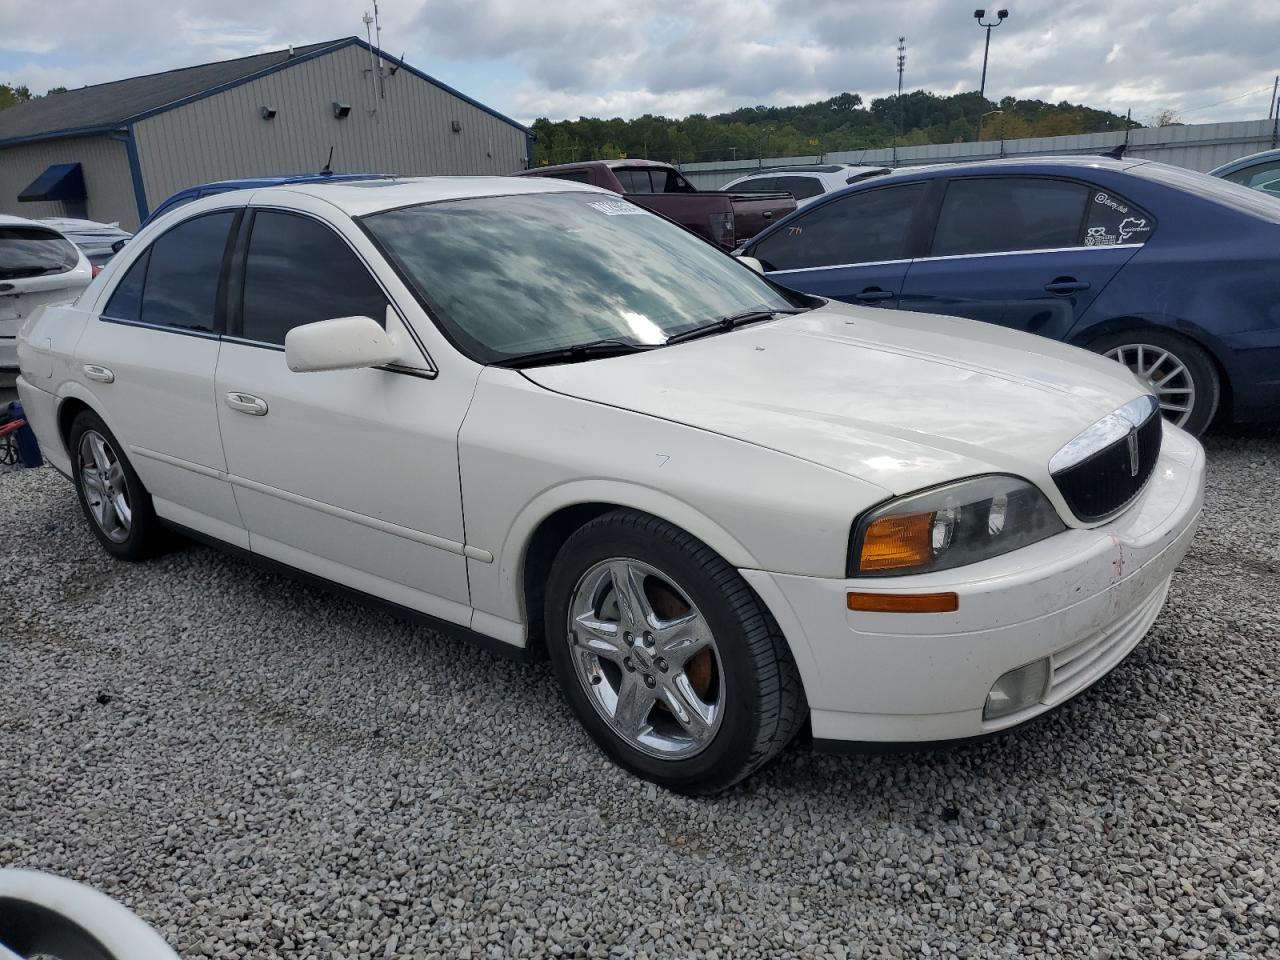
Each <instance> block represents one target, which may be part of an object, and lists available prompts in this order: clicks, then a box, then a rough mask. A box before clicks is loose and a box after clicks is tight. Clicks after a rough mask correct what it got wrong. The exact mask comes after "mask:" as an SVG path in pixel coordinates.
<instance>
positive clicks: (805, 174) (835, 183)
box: [720, 163, 889, 207]
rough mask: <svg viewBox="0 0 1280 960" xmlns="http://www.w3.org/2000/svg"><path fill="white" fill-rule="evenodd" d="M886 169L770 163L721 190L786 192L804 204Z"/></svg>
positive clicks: (839, 165) (845, 164)
mask: <svg viewBox="0 0 1280 960" xmlns="http://www.w3.org/2000/svg"><path fill="white" fill-rule="evenodd" d="M884 173H889V168H888V167H864V166H859V165H858V164H856V163H825V164H822V163H820V164H800V165H796V166H789V167H771V168H769V169H767V170H759V171H756V172H755V173H751V174H748V175H747V176H745V177H739V178H738V179H737V180H731V181H729V182H728V183H726V184H725V185H724V186H723V187H721V188H720V189H721V190H726V191H734V192H736V193H789V194H791V196H793V197H795V200H796V206H797V207H803V206H804V205H805V204H807V203H811V202H812V201H814V200H816V199H817V198H818V197H820V196H822V195H823V194H825V193H834V192H835V191H837V190H843V189H844V188H845V187H847V186H849V184H851V183H857V182H858V181H859V180H865V179H867V178H868V177H878V176H880V175H881V174H884Z"/></svg>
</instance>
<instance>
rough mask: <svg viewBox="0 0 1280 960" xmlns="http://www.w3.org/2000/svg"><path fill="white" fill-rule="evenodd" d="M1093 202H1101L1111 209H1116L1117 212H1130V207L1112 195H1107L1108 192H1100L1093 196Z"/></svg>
mask: <svg viewBox="0 0 1280 960" xmlns="http://www.w3.org/2000/svg"><path fill="white" fill-rule="evenodd" d="M1093 202H1094V203H1100V204H1102V205H1103V206H1104V207H1106V208H1108V209H1109V210H1114V211H1115V212H1116V213H1128V212H1129V208H1128V207H1126V206H1125V205H1124V204H1123V203H1120V202H1118V201H1116V200H1115V199H1113V198H1112V197H1109V196H1107V194H1105V193H1100V194H1098V195H1097V196H1096V197H1094V198H1093Z"/></svg>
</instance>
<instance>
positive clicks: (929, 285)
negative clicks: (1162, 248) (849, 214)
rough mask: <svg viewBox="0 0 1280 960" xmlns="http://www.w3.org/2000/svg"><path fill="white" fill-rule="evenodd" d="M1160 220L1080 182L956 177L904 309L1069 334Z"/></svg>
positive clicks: (914, 270) (906, 289) (913, 273)
mask: <svg viewBox="0 0 1280 960" xmlns="http://www.w3.org/2000/svg"><path fill="white" fill-rule="evenodd" d="M1153 226H1154V220H1153V219H1152V218H1151V216H1150V215H1149V214H1147V213H1146V212H1145V211H1141V210H1138V209H1137V208H1136V207H1133V206H1132V205H1131V204H1129V203H1128V202H1127V201H1124V200H1123V199H1121V198H1120V197H1117V196H1115V195H1114V194H1113V193H1112V192H1111V191H1110V190H1106V189H1102V188H1099V187H1096V186H1092V185H1089V184H1085V183H1082V182H1079V181H1076V180H1065V179H1055V178H1052V177H1038V176H999V177H965V178H955V179H952V180H950V181H949V182H948V183H947V185H946V193H945V196H944V197H943V198H942V203H941V205H940V208H939V211H938V220H937V224H936V227H935V229H934V231H933V237H932V242H931V245H930V247H929V252H928V255H927V256H923V257H918V258H917V259H916V260H915V261H914V262H913V263H912V264H911V268H910V269H909V270H908V272H907V277H906V282H905V283H904V284H903V288H902V307H903V309H904V310H918V311H920V312H922V313H943V314H950V315H952V316H957V317H968V318H970V319H972V320H982V321H985V322H987V323H995V324H999V325H1000V326H1004V327H1011V328H1013V329H1015V330H1024V331H1027V332H1029V333H1038V334H1042V335H1044V336H1047V337H1053V338H1055V339H1062V338H1064V337H1065V336H1066V335H1067V333H1068V331H1070V330H1071V328H1072V327H1073V326H1074V325H1075V322H1076V321H1077V320H1078V319H1079V318H1080V317H1081V316H1083V314H1084V312H1085V311H1086V310H1087V309H1088V308H1089V305H1090V304H1091V303H1093V301H1094V299H1095V298H1096V297H1097V296H1098V294H1099V293H1100V292H1101V291H1102V289H1103V288H1104V287H1105V286H1106V285H1107V284H1108V283H1109V282H1110V281H1111V278H1112V277H1114V276H1115V275H1116V272H1117V271H1118V270H1119V269H1120V268H1121V267H1122V266H1124V264H1125V262H1126V261H1127V260H1128V259H1129V258H1130V257H1131V256H1133V253H1134V251H1135V250H1136V249H1138V247H1139V246H1141V242H1142V241H1143V240H1144V239H1145V238H1146V237H1148V236H1150V234H1151V230H1152V228H1153Z"/></svg>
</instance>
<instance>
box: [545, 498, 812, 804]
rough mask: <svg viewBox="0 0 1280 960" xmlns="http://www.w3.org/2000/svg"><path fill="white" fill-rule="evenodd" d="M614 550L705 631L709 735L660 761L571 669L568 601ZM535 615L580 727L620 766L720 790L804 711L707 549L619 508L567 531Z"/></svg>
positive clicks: (764, 628)
mask: <svg viewBox="0 0 1280 960" xmlns="http://www.w3.org/2000/svg"><path fill="white" fill-rule="evenodd" d="M617 557H626V558H631V559H634V560H637V561H640V562H641V563H643V564H647V565H651V566H652V567H655V568H657V569H659V570H661V571H663V573H664V574H665V575H669V577H670V580H671V582H672V583H673V584H675V585H676V586H677V587H678V589H679V590H680V591H682V592H683V593H684V594H685V596H686V597H687V599H688V600H689V601H691V602H692V604H693V605H694V606H695V607H696V608H697V610H698V611H700V613H701V617H702V619H703V620H704V621H705V622H706V624H707V625H708V627H709V628H710V631H711V633H712V635H713V636H714V644H715V649H716V652H717V654H718V657H719V665H720V668H721V671H722V677H723V684H724V686H723V713H722V714H721V719H720V721H719V727H718V729H717V730H716V731H715V733H714V735H713V736H712V737H711V739H710V740H709V742H708V743H707V745H706V746H704V747H702V748H701V752H699V753H696V754H695V755H693V756H690V757H687V758H682V759H665V758H661V757H655V756H652V755H650V754H648V753H645V752H643V751H642V750H640V749H637V748H636V747H635V746H633V745H632V744H631V743H630V742H628V741H627V740H626V739H625V738H624V737H622V736H621V735H619V734H618V733H616V732H615V731H614V730H613V729H612V727H611V726H610V725H609V723H608V722H607V721H606V720H605V718H604V717H603V716H602V714H601V713H600V712H599V710H598V709H597V708H596V706H595V705H594V702H593V701H592V699H591V698H589V696H588V694H587V690H586V686H585V682H584V680H582V679H581V678H580V676H579V673H578V668H577V667H576V665H575V661H574V657H575V653H574V650H573V648H572V643H573V641H572V639H571V637H570V635H569V634H570V630H569V611H570V604H571V602H572V600H573V597H574V594H575V591H576V589H577V587H578V585H579V583H580V581H581V580H582V578H583V577H584V575H585V574H586V573H587V571H589V570H591V569H592V568H593V567H595V566H597V565H598V564H600V563H601V562H602V561H605V560H608V559H610V558H617ZM545 614H546V634H545V635H546V637H547V648H548V653H549V655H550V659H551V662H552V664H553V666H554V668H555V671H556V674H557V676H558V678H559V681H560V685H561V689H562V690H563V692H564V695H565V698H566V699H567V700H568V701H569V704H570V706H571V707H572V708H573V710H574V712H575V713H576V714H577V716H578V719H579V720H580V721H581V722H582V725H583V726H584V727H586V729H587V731H588V733H590V735H591V737H592V739H594V740H595V741H596V743H597V744H599V746H600V747H601V748H602V749H603V750H604V751H605V752H606V753H607V754H608V755H609V756H610V757H611V758H613V760H614V761H615V762H617V763H618V764H619V765H620V766H622V767H625V768H626V769H628V770H630V771H632V772H633V773H636V774H638V775H639V776H641V777H644V778H645V779H647V780H651V781H653V782H655V783H658V784H661V785H662V786H664V787H668V788H670V789H672V790H676V791H679V792H682V793H694V794H700V793H702V794H705V793H715V792H717V791H720V790H724V789H726V788H728V787H730V786H732V785H733V784H735V783H737V782H739V781H740V780H742V779H743V778H744V777H746V776H748V775H749V774H751V773H752V772H753V771H755V770H756V769H758V768H759V767H761V766H763V765H764V764H765V763H768V762H769V761H770V760H771V759H772V758H773V757H775V756H776V755H777V754H778V753H779V752H780V751H781V750H782V749H783V748H784V747H785V746H786V745H787V744H788V743H789V742H790V741H791V740H792V738H793V737H794V736H795V735H796V733H797V732H798V731H799V730H800V729H801V727H802V726H803V724H804V721H805V719H806V718H807V716H808V704H807V702H806V701H805V696H804V689H803V686H802V684H801V681H800V674H799V671H798V670H797V669H796V665H795V662H794V660H793V659H792V657H791V653H790V650H789V649H788V647H787V643H786V640H785V639H784V638H783V636H782V631H781V630H780V629H779V628H778V625H777V623H776V622H775V621H774V619H773V617H772V616H770V614H769V612H768V610H767V609H766V608H765V607H764V605H763V604H762V603H761V602H760V601H759V599H758V598H757V597H756V596H755V593H754V592H753V591H752V590H751V588H750V587H749V586H748V585H747V583H746V582H745V581H744V580H743V579H742V577H741V576H739V575H738V572H737V571H736V570H735V569H734V568H733V567H731V566H730V565H729V564H728V563H726V562H725V561H724V560H723V559H722V558H721V557H720V556H719V555H718V554H716V553H715V551H713V550H712V549H711V548H710V547H708V546H707V545H706V544H704V543H702V542H701V541H699V540H698V539H697V538H695V537H693V536H691V535H690V534H688V533H686V532H684V531H683V530H680V529H679V528H677V527H675V526H672V525H671V524H670V523H667V522H666V521H664V520H660V519H658V518H657V517H653V516H650V515H648V514H644V513H640V512H638V511H634V510H626V509H619V510H614V511H611V512H610V513H607V514H604V515H602V516H600V517H597V518H596V519H594V520H592V521H591V522H590V523H588V524H586V525H585V526H583V527H581V528H580V529H579V530H577V531H576V532H575V533H573V534H572V535H571V536H570V537H569V539H568V540H567V541H566V542H565V544H564V546H563V547H562V548H561V549H560V551H559V553H558V554H557V555H556V558H555V560H554V561H553V563H552V565H551V570H550V574H549V577H548V582H547V593H546V604H545ZM664 669H665V667H664Z"/></svg>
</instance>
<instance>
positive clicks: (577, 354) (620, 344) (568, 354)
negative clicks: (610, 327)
mask: <svg viewBox="0 0 1280 960" xmlns="http://www.w3.org/2000/svg"><path fill="white" fill-rule="evenodd" d="M655 346H661V344H650V343H632V342H631V341H629V340H592V341H591V342H590V343H575V344H574V345H573V346H571V347H556V348H554V349H552V350H539V351H537V352H536V353H524V354H521V355H520V356H518V357H508V358H506V359H505V360H498V361H496V362H495V363H494V364H493V365H494V366H495V367H513V368H515V369H517V370H519V369H523V368H525V367H544V366H549V365H551V364H553V363H579V362H581V361H583V360H599V359H601V358H603V357H617V356H621V355H622V354H624V353H641V352H642V351H645V350H652V349H653V348H654V347H655Z"/></svg>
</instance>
